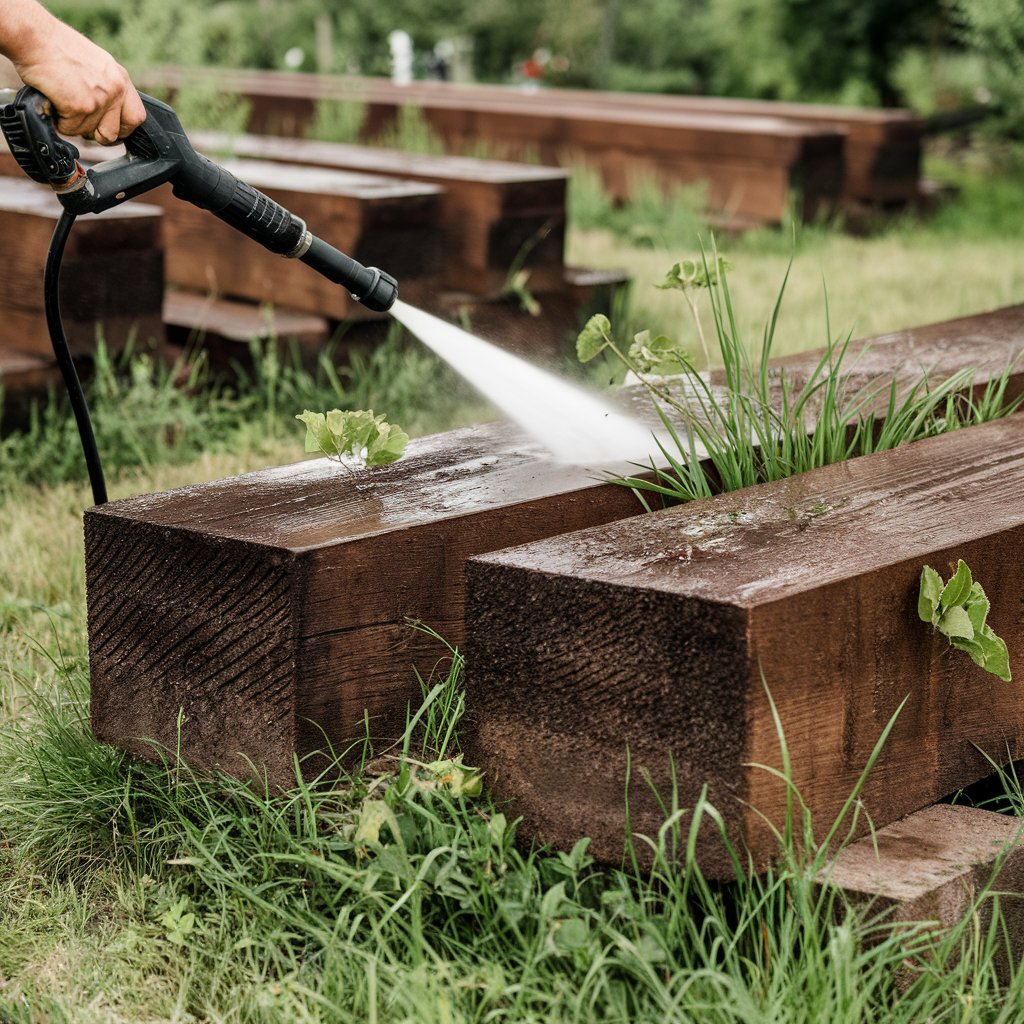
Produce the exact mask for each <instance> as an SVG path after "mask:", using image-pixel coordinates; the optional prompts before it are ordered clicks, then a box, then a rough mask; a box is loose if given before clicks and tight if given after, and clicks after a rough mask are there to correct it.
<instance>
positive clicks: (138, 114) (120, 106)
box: [0, 0, 146, 145]
mask: <svg viewBox="0 0 1024 1024" xmlns="http://www.w3.org/2000/svg"><path fill="white" fill-rule="evenodd" d="M13 6H21V5H20V4H19V5H13ZM19 13H23V15H24V17H23V18H22V19H21V22H20V23H16V26H17V27H18V28H19V29H20V31H18V32H16V33H13V38H7V39H3V40H0V42H2V43H4V44H5V45H3V46H0V49H3V50H4V52H6V54H7V56H8V57H10V59H11V61H12V62H13V64H14V67H15V69H16V70H17V72H18V74H19V75H20V76H21V79H22V81H23V82H25V84H26V85H31V86H34V87H35V88H36V89H38V90H39V91H40V92H41V93H42V94H43V95H44V96H46V97H47V98H48V99H49V100H50V102H51V103H52V104H53V107H54V110H55V111H56V113H57V114H58V118H57V121H56V128H57V130H58V131H59V132H61V133H62V134H64V135H91V136H92V137H93V138H94V139H95V140H96V141H97V142H100V143H103V144H104V145H112V144H113V143H115V142H117V140H118V139H121V138H124V137H125V136H126V135H130V134H131V133H132V131H134V130H135V128H137V127H138V126H139V125H140V124H142V122H143V121H145V119H146V109H145V107H143V105H142V100H141V99H139V94H138V92H136V90H135V86H134V85H132V82H131V79H130V78H129V76H128V72H127V71H125V69H124V68H123V67H121V65H120V64H118V63H117V61H116V60H114V58H113V57H112V56H111V55H110V54H109V53H107V51H106V50H104V49H102V48H101V47H99V46H97V45H96V44H95V43H93V42H91V41H90V40H88V39H86V38H85V36H83V35H82V34H81V33H79V32H76V31H75V30H74V29H73V28H71V27H70V26H69V25H65V24H64V23H63V22H62V21H59V20H58V19H57V18H54V17H53V15H51V14H49V13H48V12H47V11H46V10H45V9H43V8H42V7H39V6H38V5H37V4H35V3H34V0H33V2H32V4H31V6H29V5H28V4H26V5H25V7H24V8H23V10H22V12H19Z"/></svg>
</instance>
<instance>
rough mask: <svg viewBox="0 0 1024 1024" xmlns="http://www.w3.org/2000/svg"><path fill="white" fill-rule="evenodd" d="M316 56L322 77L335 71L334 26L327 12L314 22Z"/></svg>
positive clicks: (322, 12) (317, 67)
mask: <svg viewBox="0 0 1024 1024" xmlns="http://www.w3.org/2000/svg"><path fill="white" fill-rule="evenodd" d="M313 33H314V39H315V48H314V53H315V54H316V69H317V71H319V72H320V73H321V74H322V75H325V74H329V73H330V72H331V71H333V70H334V24H333V23H332V21H331V16H330V15H329V14H328V13H327V12H326V11H321V12H320V13H319V14H318V15H317V16H316V18H315V19H314V21H313Z"/></svg>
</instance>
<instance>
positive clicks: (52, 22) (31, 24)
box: [0, 0, 63, 64]
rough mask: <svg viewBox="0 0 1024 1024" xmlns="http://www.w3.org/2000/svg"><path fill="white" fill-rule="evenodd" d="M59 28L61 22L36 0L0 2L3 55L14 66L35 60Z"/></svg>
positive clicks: (0, 31) (0, 50) (0, 36)
mask: <svg viewBox="0 0 1024 1024" xmlns="http://www.w3.org/2000/svg"><path fill="white" fill-rule="evenodd" d="M58 26H61V22H59V21H58V20H57V19H56V18H55V17H54V16H53V15H52V14H50V12H49V11H48V10H46V8H45V7H43V6H42V4H40V3H37V2H36V0H0V53H3V54H5V55H6V56H7V57H9V58H10V59H11V60H12V61H14V63H15V64H19V63H23V62H25V61H30V60H33V55H34V54H35V53H36V52H37V51H38V50H40V49H41V48H42V47H43V46H44V45H45V39H46V36H47V34H48V33H49V32H52V31H53V30H54V29H56V28H57V27H58ZM62 27H63V26H62Z"/></svg>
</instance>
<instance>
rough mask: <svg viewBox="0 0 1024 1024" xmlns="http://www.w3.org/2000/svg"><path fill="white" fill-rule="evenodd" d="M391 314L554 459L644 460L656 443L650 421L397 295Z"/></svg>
mask: <svg viewBox="0 0 1024 1024" xmlns="http://www.w3.org/2000/svg"><path fill="white" fill-rule="evenodd" d="M391 315H392V316H394V317H395V319H396V320H398V321H399V323H401V324H402V325H403V326H404V327H406V328H408V329H409V330H410V331H411V332H412V333H413V334H415V335H416V337H418V338H419V339H420V340H421V341H422V342H423V344H425V345H426V346H427V347H428V348H430V349H432V350H433V351H434V352H436V353H437V355H439V356H440V357H441V358H442V359H444V360H445V361H446V362H447V363H449V364H450V365H451V366H452V367H453V368H454V369H455V370H456V371H458V372H459V373H460V374H461V375H462V376H463V377H465V378H466V380H468V381H469V382H470V383H471V384H472V385H473V386H474V387H475V388H476V389H477V390H478V391H479V392H480V393H481V394H483V395H484V396H485V397H486V398H488V399H490V401H492V402H493V403H494V404H495V405H496V406H497V407H498V408H499V409H501V411H502V412H504V413H505V415H506V416H508V417H509V418H510V419H511V420H514V421H515V422H516V423H518V424H519V425H520V426H521V427H522V428H523V429H524V430H525V431H526V432H527V433H528V434H529V435H530V436H531V437H533V438H534V439H535V440H536V441H537V442H538V443H539V444H541V445H543V446H544V447H545V448H547V449H548V451H550V452H551V454H552V455H553V456H554V457H555V458H556V459H558V461H559V462H565V463H570V464H574V465H583V466H601V465H612V464H615V463H623V462H631V461H632V462H636V461H646V460H647V459H648V457H649V456H650V454H651V452H652V451H656V450H657V443H656V441H655V440H654V437H653V435H652V433H651V430H650V429H649V428H647V427H645V426H643V425H642V424H640V423H638V422H637V421H636V420H634V419H632V418H631V417H629V416H627V415H625V414H624V413H622V412H619V411H618V410H616V409H614V408H612V407H611V406H609V405H607V404H606V403H605V402H603V401H602V400H601V399H600V398H598V397H596V396H595V395H592V394H590V393H589V392H588V391H586V390H584V389H583V388H581V387H577V386H576V385H575V384H571V383H569V382H568V381H565V380H562V379H561V378H559V377H556V376H555V375H554V374H551V373H548V372H546V371H545V370H541V369H540V368H539V367H536V366H533V365H532V364H531V363H528V362H526V361H525V360H523V359H520V358H518V357H517V356H514V355H512V354H511V353H509V352H506V351H504V350H503V349H500V348H498V347H497V346H496V345H492V344H490V343H489V342H486V341H483V340H482V339H481V338H477V337H475V336H474V335H472V334H470V333H469V332H467V331H464V330H462V329H461V328H459V327H456V326H455V325H454V324H450V323H446V322H445V321H444V320H440V319H439V318H438V317H436V316H432V315H431V314H430V313H424V312H423V311H422V310H420V309H416V308H415V307H414V306H410V305H408V303H405V302H402V301H401V300H399V301H398V302H396V303H395V304H394V306H392V307H391Z"/></svg>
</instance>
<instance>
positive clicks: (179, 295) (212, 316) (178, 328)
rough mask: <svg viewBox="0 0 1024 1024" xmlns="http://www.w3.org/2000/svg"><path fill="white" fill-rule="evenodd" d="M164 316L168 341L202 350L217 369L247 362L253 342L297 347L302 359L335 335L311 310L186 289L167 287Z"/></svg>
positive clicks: (315, 353) (313, 354)
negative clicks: (169, 289)
mask: <svg viewBox="0 0 1024 1024" xmlns="http://www.w3.org/2000/svg"><path fill="white" fill-rule="evenodd" d="M163 318H164V324H165V325H166V327H167V340H168V342H169V344H171V345H173V346H175V347H180V348H185V347H188V346H194V347H196V348H200V349H202V351H204V352H205V353H206V354H207V358H208V360H209V363H210V366H211V367H212V368H213V369H214V370H218V371H221V370H229V369H231V368H232V367H233V366H236V365H238V364H239V363H243V364H244V363H246V362H248V361H249V358H250V353H249V346H250V343H251V342H253V341H261V342H274V343H275V344H276V345H277V346H278V347H279V348H281V349H283V350H288V349H290V348H292V347H294V348H295V349H296V350H297V351H298V354H299V355H300V356H301V357H302V359H303V361H308V362H313V361H314V359H315V357H316V355H317V353H319V352H320V351H322V349H323V348H324V346H325V345H326V344H327V342H328V339H329V338H330V334H331V331H330V324H329V323H328V322H327V320H326V319H325V318H324V317H322V316H314V315H313V314H312V313H295V312H293V311H291V310H287V309H281V308H279V307H270V306H266V307H262V308H261V307H259V306H254V305H251V304H249V303H244V302H232V301H230V300H228V299H217V298H214V297H212V296H210V295H197V294H196V293H195V292H186V291H168V292H167V294H166V295H165V296H164V310H163Z"/></svg>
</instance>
